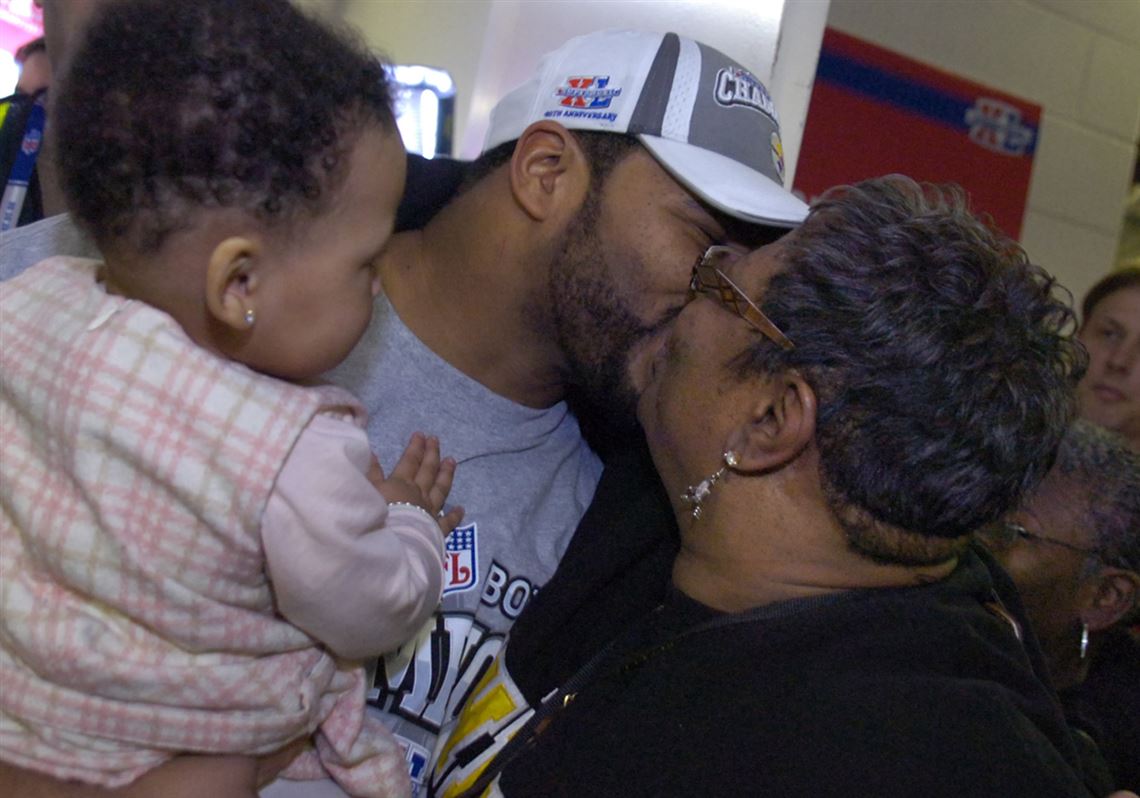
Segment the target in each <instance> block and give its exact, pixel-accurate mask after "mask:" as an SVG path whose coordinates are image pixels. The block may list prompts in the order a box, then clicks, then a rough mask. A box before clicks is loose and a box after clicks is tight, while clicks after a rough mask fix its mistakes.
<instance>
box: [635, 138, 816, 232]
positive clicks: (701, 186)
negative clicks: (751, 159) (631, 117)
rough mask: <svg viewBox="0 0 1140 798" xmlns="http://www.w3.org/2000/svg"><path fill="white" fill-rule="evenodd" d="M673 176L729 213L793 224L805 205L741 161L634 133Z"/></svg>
mask: <svg viewBox="0 0 1140 798" xmlns="http://www.w3.org/2000/svg"><path fill="white" fill-rule="evenodd" d="M637 138H638V139H639V140H640V141H641V143H642V144H644V145H645V148H646V149H647V150H649V152H651V153H652V154H653V157H655V158H656V159H657V160H658V161H660V162H661V165H662V166H664V167H665V168H666V169H667V170H668V171H669V173H670V174H671V175H673V177H674V178H676V180H677V181H678V182H679V183H681V185H683V186H684V187H685V188H687V189H689V190H690V191H692V192H693V193H694V194H696V195H697V196H698V197H700V198H701V199H702V200H704V201H705V202H707V203H708V204H709V205H712V206H713V207H714V208H716V209H717V210H721V211H724V212H725V213H727V214H728V215H729V216H732V217H735V218H737V219H743V220H744V221H746V222H755V223H758V224H768V225H772V226H774V227H796V226H797V225H799V224H800V222H802V221H803V220H804V218H805V217H806V216H807V212H808V206H807V205H806V204H805V203H804V202H803V201H802V200H801V199H799V198H798V197H796V196H795V195H794V194H792V192H790V191H788V190H787V189H785V188H784V187H783V186H781V185H779V184H777V183H775V182H774V181H772V180H771V179H770V178H768V177H765V176H764V175H762V174H760V173H759V172H757V171H755V170H753V169H749V168H748V167H747V166H745V165H744V164H741V163H739V162H737V161H734V160H732V159H731V158H726V157H725V156H723V155H718V154H717V153H715V152H711V151H710V150H706V149H703V148H701V147H694V146H693V145H691V144H685V143H682V142H679V141H673V140H671V139H663V138H660V137H658V136H649V135H646V134H641V135H639V136H638V137H637Z"/></svg>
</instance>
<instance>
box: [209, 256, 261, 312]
mask: <svg viewBox="0 0 1140 798" xmlns="http://www.w3.org/2000/svg"><path fill="white" fill-rule="evenodd" d="M259 252H260V248H259V247H258V245H257V243H256V242H255V241H254V240H253V239H250V238H246V237H245V236H231V237H230V238H227V239H225V240H224V241H222V242H221V243H220V244H218V245H217V246H216V247H214V251H213V252H211V253H210V262H209V264H208V265H207V267H206V307H207V308H208V309H209V311H210V315H211V316H213V317H214V318H215V319H217V320H218V321H219V322H221V323H222V324H223V325H225V326H226V327H228V328H231V329H233V330H241V331H245V330H248V329H249V328H250V327H252V326H253V325H254V324H255V323H256V320H257V269H256V268H255V264H256V261H257V256H258V254H259Z"/></svg>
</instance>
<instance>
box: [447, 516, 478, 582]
mask: <svg viewBox="0 0 1140 798" xmlns="http://www.w3.org/2000/svg"><path fill="white" fill-rule="evenodd" d="M477 538H478V532H477V529H476V526H475V524H467V525H466V526H457V527H455V529H453V530H451V532H449V533H448V534H447V542H446V543H444V546H443V549H444V551H443V595H445V596H446V595H447V594H448V593H458V592H459V591H461V590H470V589H471V588H473V587H475V582H476V581H477V579H478V573H479V571H478V563H477V561H476V554H477V552H478V550H479V546H478V541H477Z"/></svg>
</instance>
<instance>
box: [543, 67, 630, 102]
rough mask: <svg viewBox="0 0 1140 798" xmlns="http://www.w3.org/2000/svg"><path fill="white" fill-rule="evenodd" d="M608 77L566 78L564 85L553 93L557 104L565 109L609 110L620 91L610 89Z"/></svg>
mask: <svg viewBox="0 0 1140 798" xmlns="http://www.w3.org/2000/svg"><path fill="white" fill-rule="evenodd" d="M609 85H610V76H609V75H585V76H580V77H572V78H566V85H565V86H561V87H559V88H558V90H557V91H555V92H554V96H555V97H560V98H561V99H560V100H559V102H558V104H559V105H562V106H565V107H566V108H590V109H596V108H609V107H610V102H611V101H612V100H613V98H614V97H618V96H620V95H621V89H611V88H610V87H609Z"/></svg>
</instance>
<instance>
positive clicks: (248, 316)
mask: <svg viewBox="0 0 1140 798" xmlns="http://www.w3.org/2000/svg"><path fill="white" fill-rule="evenodd" d="M256 321H257V317H256V316H254V315H253V308H246V309H245V326H246V327H252V326H253V325H254V322H256Z"/></svg>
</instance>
